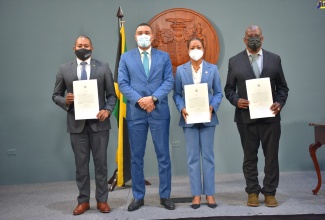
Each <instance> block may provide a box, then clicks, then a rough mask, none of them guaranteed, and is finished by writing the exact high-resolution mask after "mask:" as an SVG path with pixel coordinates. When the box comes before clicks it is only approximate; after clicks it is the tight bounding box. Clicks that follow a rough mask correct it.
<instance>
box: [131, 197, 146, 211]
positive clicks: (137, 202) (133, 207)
mask: <svg viewBox="0 0 325 220" xmlns="http://www.w3.org/2000/svg"><path fill="white" fill-rule="evenodd" d="M143 205H144V200H143V199H133V201H132V202H131V203H130V205H129V207H128V211H129V212H131V211H135V210H137V209H139V208H140V207H141V206H143Z"/></svg>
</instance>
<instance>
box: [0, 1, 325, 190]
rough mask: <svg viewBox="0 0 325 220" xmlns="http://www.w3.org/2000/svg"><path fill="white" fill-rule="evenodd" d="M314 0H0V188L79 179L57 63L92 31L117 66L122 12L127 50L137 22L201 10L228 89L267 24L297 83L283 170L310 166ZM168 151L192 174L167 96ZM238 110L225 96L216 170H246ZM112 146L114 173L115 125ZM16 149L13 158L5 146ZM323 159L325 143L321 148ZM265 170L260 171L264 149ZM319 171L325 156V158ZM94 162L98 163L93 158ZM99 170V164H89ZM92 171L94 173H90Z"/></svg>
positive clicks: (320, 57)
mask: <svg viewBox="0 0 325 220" xmlns="http://www.w3.org/2000/svg"><path fill="white" fill-rule="evenodd" d="M316 3H317V1H316V0H273V1H269V0H268V1H267V0H232V1H226V0H201V1H197V0H177V1H175V0H164V1H159V0H135V1H132V0H129V1H127V0H120V1H117V0H93V1H86V0H56V1H51V0H0V43H1V47H0V48H1V51H2V52H0V64H1V65H0V72H1V75H0V76H1V80H0V100H1V108H0V184H20V183H34V182H50V181H66V180H74V176H75V169H74V157H73V153H72V150H71V147H70V141H69V135H68V134H67V133H66V113H65V112H64V111H63V110H62V109H60V108H59V107H58V106H56V105H55V104H54V103H53V102H52V100H51V95H52V91H53V88H54V82H55V75H56V73H57V71H58V68H59V65H60V64H62V63H65V62H67V61H69V60H72V59H74V53H73V50H72V47H73V44H74V40H75V38H76V37H77V36H78V35H80V34H86V35H88V36H89V37H90V38H91V39H92V41H93V45H94V48H95V49H94V52H93V57H94V58H97V59H100V60H103V61H107V62H108V63H109V64H110V66H111V69H112V70H114V67H115V55H116V49H117V41H118V29H117V18H116V13H117V10H118V7H119V6H121V7H122V9H123V12H124V20H125V21H126V22H125V30H126V34H127V47H128V48H129V49H131V48H134V47H135V46H136V44H135V42H134V38H133V35H134V31H135V27H136V26H137V25H138V24H139V23H142V22H147V21H149V20H150V19H151V18H153V17H154V16H155V15H156V14H158V13H160V12H162V11H164V10H167V9H170V8H178V7H183V8H189V9H192V10H195V11H197V12H198V13H201V14H203V15H204V16H205V17H206V18H207V19H208V20H209V21H210V22H211V23H212V25H213V26H214V27H215V29H216V30H217V32H218V36H219V40H220V58H219V62H218V67H219V70H220V75H221V81H222V87H224V85H225V81H226V75H227V68H228V66H227V65H228V59H229V58H230V57H231V56H233V55H235V54H237V53H238V52H239V51H242V50H243V49H244V48H245V46H244V44H243V41H242V39H243V37H244V32H245V29H246V27H247V26H248V25H251V24H257V25H260V26H261V27H262V29H263V34H264V37H265V40H264V45H263V47H264V48H265V49H267V50H270V51H272V52H274V53H277V54H279V55H280V56H281V58H282V63H283V69H284V72H285V75H286V79H287V82H288V85H289V88H290V92H289V99H288V102H287V105H286V106H285V108H284V109H283V111H282V113H281V114H282V138H281V142H280V168H281V171H300V170H313V164H312V161H311V159H310V156H309V152H308V146H309V144H310V143H311V142H313V138H314V137H313V128H312V127H309V126H308V123H309V122H323V123H325V114H324V107H325V102H324V94H325V91H324V82H325V72H324V67H323V66H324V65H323V63H324V57H325V56H324V51H325V50H324V49H325V46H324V36H325V31H324V21H325V10H320V9H317V8H316ZM170 106H171V114H172V122H171V135H170V143H172V142H174V141H180V143H181V146H179V147H172V145H171V147H170V149H171V157H172V169H173V175H187V165H186V148H185V146H184V138H183V133H182V130H181V129H180V127H178V119H179V113H178V112H177V111H176V108H175V106H174V103H173V102H172V99H170ZM233 114H234V107H233V106H231V105H230V104H229V102H228V101H227V100H226V99H225V98H224V100H223V102H222V104H221V107H220V109H219V112H218V116H219V119H220V125H219V126H218V127H217V129H216V140H215V159H216V172H217V173H232V172H241V167H242V157H243V156H242V150H241V145H240V140H239V135H238V132H237V129H236V125H235V123H234V122H233ZM111 121H112V126H113V128H112V130H111V133H110V134H111V136H110V143H109V147H108V159H109V175H111V174H112V173H113V171H114V170H115V168H116V164H115V153H116V142H117V129H116V121H115V119H114V118H112V119H111ZM12 149H15V152H16V154H15V155H8V150H9V153H10V150H12ZM319 154H323V155H324V149H322V148H321V149H320V150H319ZM260 156H261V157H260V162H259V168H260V172H263V157H262V153H260ZM319 163H320V166H321V169H324V163H325V159H324V157H320V158H319ZM91 164H92V162H91ZM156 165H157V162H156V157H155V153H154V149H153V145H152V141H151V137H150V136H149V138H148V146H147V151H146V157H145V166H146V167H145V174H146V176H156V175H157V166H156ZM91 167H92V168H93V166H92V165H91ZM92 175H93V172H92Z"/></svg>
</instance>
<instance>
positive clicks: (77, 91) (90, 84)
mask: <svg viewBox="0 0 325 220" xmlns="http://www.w3.org/2000/svg"><path fill="white" fill-rule="evenodd" d="M73 94H74V111H75V112H74V113H75V119H76V120H82V119H96V118H97V117H96V115H97V114H98V112H99V103H98V88H97V79H91V80H79V81H73Z"/></svg>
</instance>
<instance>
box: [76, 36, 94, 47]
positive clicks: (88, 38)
mask: <svg viewBox="0 0 325 220" xmlns="http://www.w3.org/2000/svg"><path fill="white" fill-rule="evenodd" d="M79 38H87V39H88V40H89V42H90V45H91V46H92V45H93V43H92V42H91V39H90V38H89V37H88V36H86V35H79V36H78V37H77V38H76V40H75V43H74V44H75V45H76V42H77V40H78V39H79Z"/></svg>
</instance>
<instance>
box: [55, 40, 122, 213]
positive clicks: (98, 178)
mask: <svg viewBox="0 0 325 220" xmlns="http://www.w3.org/2000/svg"><path fill="white" fill-rule="evenodd" d="M73 50H74V51H75V54H76V56H77V58H76V59H75V60H73V61H70V62H68V63H66V64H63V65H61V67H60V69H59V72H58V74H57V76H56V83H55V87H54V92H53V95H52V99H53V101H54V102H55V104H57V105H58V106H60V107H61V108H62V109H63V110H65V111H66V112H67V131H68V133H70V140H71V145H72V149H73V152H74V156H75V164H76V182H77V185H78V188H79V196H78V205H77V207H76V208H75V209H74V211H73V214H74V215H80V214H83V213H84V212H85V211H86V210H88V209H89V208H90V206H89V199H90V198H89V197H90V176H89V159H90V152H92V155H93V161H94V164H95V182H96V200H97V209H99V211H100V212H102V213H108V212H110V207H109V206H108V204H107V197H108V185H107V145H108V139H109V129H110V128H111V124H110V120H109V117H110V115H111V112H112V111H113V109H114V106H115V102H116V94H115V89H114V81H113V77H112V72H111V70H110V68H109V66H108V64H107V63H103V62H101V61H98V60H95V59H92V58H91V53H92V50H93V47H92V43H91V40H90V39H89V38H88V37H87V36H84V35H81V36H79V37H78V38H77V39H76V41H75V45H74V47H73ZM87 79H96V80H97V87H98V102H99V112H98V114H97V119H88V120H75V115H74V95H73V81H78V80H87ZM65 93H67V94H66V95H65Z"/></svg>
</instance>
